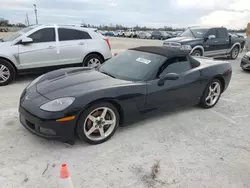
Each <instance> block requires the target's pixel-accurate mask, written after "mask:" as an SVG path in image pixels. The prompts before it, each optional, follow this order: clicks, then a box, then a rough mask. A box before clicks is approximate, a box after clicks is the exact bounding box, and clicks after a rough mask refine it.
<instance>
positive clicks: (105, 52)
mask: <svg viewBox="0 0 250 188" xmlns="http://www.w3.org/2000/svg"><path fill="white" fill-rule="evenodd" d="M110 50H111V47H110V43H109V40H108V39H107V38H105V37H104V36H102V35H101V34H99V33H98V32H97V30H95V29H89V28H84V27H73V26H62V25H58V26H55V25H39V26H38V25H36V26H31V27H27V28H24V29H22V30H20V31H18V32H16V33H14V34H12V35H10V36H9V37H6V38H4V39H3V42H0V67H1V69H0V86H3V85H7V84H9V83H10V82H12V81H13V80H14V79H15V77H16V76H17V75H19V74H26V73H34V72H41V71H42V72H44V71H46V70H50V69H57V68H61V67H71V66H91V67H96V66H98V65H100V64H102V63H103V62H104V61H105V60H107V59H109V58H111V57H112V54H111V51H110Z"/></svg>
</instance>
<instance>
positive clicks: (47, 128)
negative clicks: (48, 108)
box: [19, 106, 76, 141]
mask: <svg viewBox="0 0 250 188" xmlns="http://www.w3.org/2000/svg"><path fill="white" fill-rule="evenodd" d="M19 113H20V114H19V118H20V122H21V124H22V125H23V126H24V127H25V128H26V129H27V130H28V131H30V132H31V133H33V134H35V135H37V136H39V137H42V138H46V139H54V140H60V141H71V140H74V139H75V131H74V130H75V125H76V120H72V121H68V122H56V120H45V119H41V118H39V117H36V116H34V115H33V114H31V113H30V112H28V111H27V110H25V109H24V108H23V107H21V106H20V107H19Z"/></svg>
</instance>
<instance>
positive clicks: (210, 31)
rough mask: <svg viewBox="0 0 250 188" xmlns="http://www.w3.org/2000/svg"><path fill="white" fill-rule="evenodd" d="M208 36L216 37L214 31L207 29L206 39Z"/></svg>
mask: <svg viewBox="0 0 250 188" xmlns="http://www.w3.org/2000/svg"><path fill="white" fill-rule="evenodd" d="M209 35H214V36H215V37H216V32H215V29H209V30H208V32H207V37H208V36H209Z"/></svg>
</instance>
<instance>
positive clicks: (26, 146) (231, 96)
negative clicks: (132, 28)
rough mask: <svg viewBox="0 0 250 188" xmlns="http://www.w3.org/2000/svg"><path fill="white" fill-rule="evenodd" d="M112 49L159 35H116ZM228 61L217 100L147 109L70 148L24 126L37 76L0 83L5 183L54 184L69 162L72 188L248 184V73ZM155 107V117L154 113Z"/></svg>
mask: <svg viewBox="0 0 250 188" xmlns="http://www.w3.org/2000/svg"><path fill="white" fill-rule="evenodd" d="M111 44H112V48H113V51H114V52H115V51H121V50H124V49H126V48H129V47H133V46H139V45H161V41H151V40H150V41H148V40H140V39H116V38H112V39H111ZM242 55H243V54H240V57H239V58H238V59H237V60H235V61H230V62H231V63H232V66H233V77H232V81H231V84H230V87H229V88H228V90H227V91H226V92H225V93H224V94H223V95H222V98H221V100H220V101H219V103H218V104H217V106H216V107H215V108H213V109H210V110H204V109H201V108H199V107H190V108H185V109H181V110H176V111H174V112H162V113H154V114H150V115H148V116H149V117H147V118H146V119H144V120H143V121H140V122H137V123H134V124H133V125H130V126H126V127H122V128H120V129H119V130H118V131H117V133H116V134H115V136H114V137H113V138H112V139H111V140H110V141H108V142H106V143H104V144H101V145H97V146H90V145H88V144H85V143H83V142H80V141H78V142H77V143H76V145H74V146H73V147H69V146H66V145H65V144H63V143H60V142H54V141H48V140H44V139H41V138H38V137H36V136H33V135H31V134H30V133H29V132H27V131H26V130H25V129H24V128H23V127H22V126H21V124H20V123H19V121H18V111H17V107H18V100H19V96H20V93H21V92H22V90H23V89H24V87H25V86H26V85H27V84H28V83H29V82H30V81H31V80H32V79H33V78H34V77H22V78H19V79H18V80H17V81H16V82H15V83H13V84H11V85H9V86H5V87H1V88H0V98H1V102H0V104H1V105H0V156H1V157H0V185H1V186H0V187H1V188H17V187H18V188H56V187H58V186H57V183H58V180H59V177H58V175H59V165H60V164H61V163H65V162H66V163H68V165H69V166H70V172H71V175H72V179H73V182H74V185H75V188H85V187H86V188H87V187H88V188H158V187H159V188H162V187H171V188H172V187H173V188H174V187H176V188H177V187H178V188H187V187H190V188H194V187H209V188H230V187H232V188H241V187H249V185H250V179H249V177H250V128H249V112H250V103H249V101H250V87H249V86H250V83H249V77H250V73H246V72H243V71H242V70H241V69H240V67H239V64H240V59H241V57H242ZM156 114H157V116H156Z"/></svg>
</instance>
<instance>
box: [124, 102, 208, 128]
mask: <svg viewBox="0 0 250 188" xmlns="http://www.w3.org/2000/svg"><path fill="white" fill-rule="evenodd" d="M191 109H194V110H195V109H199V110H205V109H203V108H201V107H199V106H198V105H196V106H193V105H190V106H184V107H178V108H174V109H171V110H169V109H164V108H160V109H156V110H154V111H151V112H148V113H146V114H142V115H141V116H140V117H139V118H137V119H135V120H131V121H130V122H129V123H128V124H125V125H123V126H122V127H120V131H126V129H131V128H134V127H138V126H143V125H144V124H145V123H148V122H154V120H160V119H161V118H165V117H166V116H171V115H174V114H180V113H185V112H187V111H189V110H191Z"/></svg>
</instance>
